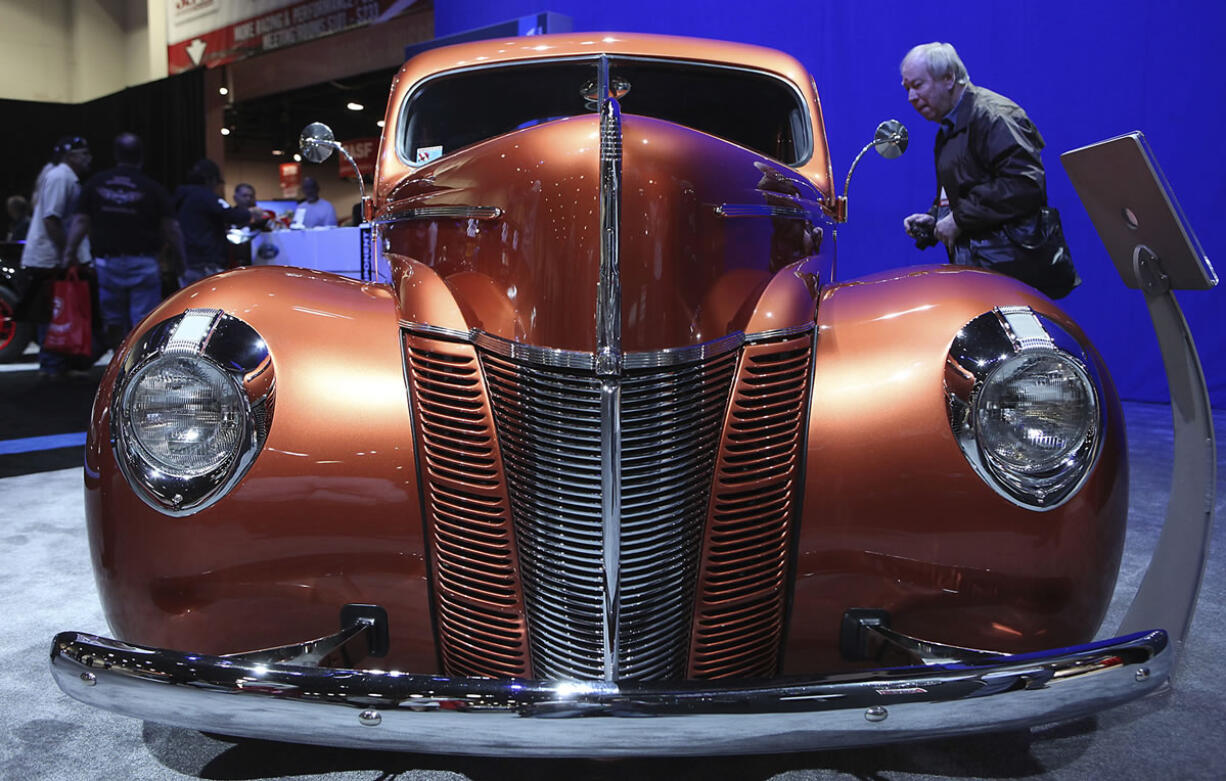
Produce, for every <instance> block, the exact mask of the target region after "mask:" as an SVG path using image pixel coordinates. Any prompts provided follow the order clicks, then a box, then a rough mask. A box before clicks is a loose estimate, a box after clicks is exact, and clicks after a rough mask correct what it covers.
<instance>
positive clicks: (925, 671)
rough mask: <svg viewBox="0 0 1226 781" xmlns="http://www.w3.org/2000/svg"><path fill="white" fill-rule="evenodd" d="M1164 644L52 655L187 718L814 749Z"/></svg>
mask: <svg viewBox="0 0 1226 781" xmlns="http://www.w3.org/2000/svg"><path fill="white" fill-rule="evenodd" d="M1174 656H1175V648H1174V644H1172V643H1170V642H1168V639H1167V634H1166V633H1165V632H1163V631H1162V630H1154V631H1149V632H1139V633H1136V634H1132V635H1126V636H1122V637H1117V638H1113V639H1110V640H1104V641H1100V642H1096V643H1090V644H1088V645H1082V646H1075V647H1072V648H1058V649H1051V650H1045V651H1040V652H1037V653H1032V654H1020V655H1015V656H1008V655H1003V656H999V657H997V658H995V659H993V660H990V661H985V662H982V663H964V664H938V665H929V666H922V667H903V668H890V669H878V670H868V671H855V672H846V673H839V674H832V675H809V676H803V677H800V676H789V677H786V678H774V679H769V680H754V681H747V680H731V681H720V682H710V681H683V682H671V683H644V682H633V681H625V682H619V683H612V682H607V681H592V682H588V681H582V682H579V681H527V680H498V679H489V678H446V677H441V676H436V675H418V674H410V673H404V672H399V671H394V670H393V671H384V670H354V669H339V668H324V667H311V666H295V665H289V664H275V663H274V664H268V663H263V662H258V661H250V660H245V659H243V658H241V657H220V656H208V655H202V654H194V653H185V652H181V651H173V650H165V649H159V648H152V647H146V646H138V645H131V644H128V643H123V642H120V641H117V640H112V639H109V638H104V637H97V636H94V635H87V634H79V633H76V632H64V633H61V634H59V635H57V636H56V638H55V640H54V642H53V644H52V647H51V660H50V663H51V674H52V676H53V677H54V678H55V681H56V683H57V684H58V685H59V687H60V688H61V689H63V690H64V692H65V693H67V694H68V695H69V696H71V697H73V698H75V699H77V700H80V701H81V702H83V703H86V704H87V705H92V706H95V707H98V708H103V709H105V710H109V711H113V712H115V713H119V714H122V715H125V716H131V717H134V718H139V719H145V720H148V721H154V722H159V723H163V724H170V725H174V726H180V727H184V728H187V729H193V730H204V731H206V732H220V733H222V734H226V735H239V736H248V737H253V738H263V739H268V740H282V741H291V742H295V743H314V744H319V745H330V746H345V747H352V748H363V749H371V748H377V749H381V750H395V751H417V752H446V753H448V754H475V755H486V756H537V757H545V756H553V757H564V756H570V757H585V758H586V757H630V756H650V755H654V756H662V755H717V754H743V753H762V752H765V751H772V752H779V751H802V750H803V751H809V750H815V749H826V748H836V747H846V746H857V745H870V744H885V743H892V742H898V741H904V740H914V739H917V738H934V737H946V736H952V735H959V734H965V733H974V732H989V731H993V730H1001V729H1015V728H1020V727H1027V726H1030V725H1036V724H1044V723H1048V722H1053V721H1058V720H1064V719H1072V718H1078V717H1082V716H1085V715H1089V714H1091V713H1095V712H1097V711H1101V710H1104V709H1106V708H1110V707H1113V706H1116V705H1120V704H1123V703H1125V702H1128V701H1130V700H1134V699H1137V698H1139V697H1142V696H1144V695H1146V694H1149V693H1151V692H1154V691H1156V690H1158V689H1159V688H1161V687H1162V686H1164V685H1165V684H1166V682H1167V681H1168V679H1169V677H1170V673H1171V668H1172V665H1173V662H1174ZM636 717H639V718H636ZM642 717H649V718H642Z"/></svg>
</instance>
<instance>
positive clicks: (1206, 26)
mask: <svg viewBox="0 0 1226 781" xmlns="http://www.w3.org/2000/svg"><path fill="white" fill-rule="evenodd" d="M540 11H554V12H557V13H561V14H565V15H567V16H569V17H571V19H572V20H573V24H574V29H575V30H576V31H596V30H623V31H633V32H651V33H665V34H674V35H693V36H699V37H706V38H719V39H724V40H735V41H742V42H746V43H755V44H760V45H764V46H771V47H774V48H778V49H782V50H784V51H787V52H789V53H790V54H792V55H794V56H795V57H797V58H798V59H799V60H800V61H801V62H802V63H804V64H805V66H807V67H808V68H809V70H810V71H811V72H812V73H813V76H814V78H815V80H816V81H817V86H818V91H819V93H820V94H821V98H822V107H823V110H824V113H825V119H826V125H827V135H828V138H829V143H830V149H831V156H832V160H833V161H834V168H835V178H836V181H838V182H839V183H840V187H841V183H842V180H843V177H845V176H846V173H847V166H848V165H850V163H851V159H852V157H853V155H854V154H855V153H856V152H857V151H858V150H859V149H860V147H861V146H862V145H863V144H864V143H866V142H867V141H868V140H869V139H870V138H871V135H872V132H873V129H874V127H875V126H876V124H877V122H879V121H880V120H882V119H887V118H890V117H896V118H898V119H901V120H903V121H904V122H906V124H907V125H908V127H909V128H910V129H911V133H912V147H911V151H910V152H909V153H908V154H906V155H904V156H903V157H902V158H901V159H899V160H895V161H889V162H887V161H884V160H880V159H876V158H873V159H869V160H866V161H865V162H864V163H863V164H862V165H861V166H860V167H859V168H858V169H857V172H856V181H855V185H854V187H853V192H852V201H851V208H850V214H851V221H850V222H849V223H848V224H847V225H846V226H844V227H841V228H840V229H839V266H840V274H841V276H842V277H843V278H844V279H846V278H849V277H852V276H858V275H860V274H863V273H869V272H873V271H879V270H882V269H885V268H891V267H897V266H904V265H912V264H916V263H923V262H936V261H939V260H941V256H939V255H938V254H937V250H929V251H928V252H927V253H920V252H918V251H917V250H916V249H915V248H914V246H913V244H912V242H911V241H910V240H909V239H907V238H906V236H905V235H903V233H902V230H901V227H900V226H901V224H902V218H903V217H904V216H905V215H906V214H908V213H910V212H913V211H921V210H923V209H925V208H926V207H927V205H928V202H929V200H930V199H931V197H932V193H933V190H934V189H935V185H934V176H933V167H932V153H931V149H932V142H933V137H934V136H935V127H936V126H935V125H933V124H932V123H929V122H926V121H925V120H924V119H923V118H921V117H920V116H919V115H918V114H916V113H915V111H914V110H913V109H912V108H911V107H910V106H909V105H908V104H907V102H906V99H905V96H904V93H903V91H902V88H901V87H900V85H899V76H898V62H899V60H900V59H901V58H902V56H903V54H905V53H906V51H907V50H908V49H909V48H910V47H911V46H913V45H915V44H917V43H923V42H927V41H933V40H941V41H949V42H951V43H953V44H954V45H955V46H956V47H957V48H958V51H959V52H960V53H961V55H962V58H963V60H964V61H965V62H966V64H967V67H968V69H969V70H970V74H971V79H972V81H974V82H975V83H976V84H979V85H982V86H984V87H987V88H989V89H993V90H996V91H997V92H1000V93H1002V94H1004V95H1007V96H1009V97H1011V98H1013V99H1014V100H1015V101H1017V102H1018V103H1020V104H1021V105H1022V106H1023V107H1024V108H1025V109H1026V110H1027V112H1028V113H1029V114H1030V116H1031V118H1032V119H1033V120H1034V121H1035V123H1036V124H1037V125H1038V126H1039V129H1040V130H1041V132H1042V133H1043V136H1044V137H1045V138H1046V140H1047V150H1046V152H1045V153H1044V162H1045V164H1046V166H1047V172H1048V195H1049V198H1050V200H1051V202H1052V204H1053V205H1055V206H1057V207H1059V208H1060V210H1061V213H1062V215H1063V217H1064V222H1065V231H1066V233H1067V236H1068V239H1069V244H1070V245H1071V247H1072V250H1073V257H1074V259H1075V260H1076V262H1077V267H1078V270H1079V271H1080V273H1081V276H1082V278H1083V280H1084V282H1085V284H1083V285H1082V287H1081V288H1079V289H1078V290H1077V291H1076V292H1074V293H1073V294H1072V295H1071V296H1070V297H1069V298H1067V299H1065V300H1064V301H1063V302H1062V304H1063V305H1064V306H1065V308H1066V309H1067V310H1068V311H1069V313H1070V314H1072V315H1073V317H1075V318H1076V319H1077V320H1078V321H1079V322H1080V323H1081V324H1082V326H1083V327H1084V328H1085V329H1086V331H1087V332H1088V333H1089V335H1090V337H1091V338H1092V339H1093V340H1094V342H1095V344H1096V345H1098V347H1099V349H1100V350H1101V352H1102V353H1103V354H1104V356H1105V357H1106V359H1107V363H1108V365H1109V366H1110V367H1111V371H1112V375H1113V376H1114V378H1115V381H1116V384H1117V385H1118V387H1119V389H1120V392H1121V394H1122V395H1123V396H1124V397H1125V398H1128V399H1135V400H1141V401H1166V400H1167V398H1168V397H1167V389H1166V381H1165V375H1164V373H1163V370H1162V363H1161V360H1160V358H1159V355H1158V348H1157V342H1156V339H1155V337H1154V334H1153V330H1152V327H1151V325H1150V322H1149V316H1148V314H1147V312H1146V309H1145V306H1144V303H1143V299H1142V298H1141V296H1140V295H1139V293H1137V292H1136V291H1131V290H1128V289H1127V288H1125V287H1124V285H1123V283H1122V282H1120V279H1119V277H1118V276H1117V275H1116V272H1115V270H1114V268H1113V266H1112V264H1111V261H1110V259H1109V258H1108V257H1107V254H1106V251H1105V250H1104V249H1103V246H1102V243H1101V242H1100V241H1099V239H1098V236H1097V234H1096V233H1095V232H1094V229H1093V226H1092V225H1091V224H1090V221H1089V218H1088V217H1087V216H1086V214H1085V211H1084V210H1083V209H1082V208H1081V206H1080V203H1079V201H1078V200H1077V196H1076V194H1075V192H1074V191H1073V189H1072V186H1071V185H1070V183H1069V180H1068V177H1067V176H1065V174H1064V170H1063V168H1062V167H1061V166H1060V163H1059V155H1060V153H1061V152H1064V151H1067V150H1069V149H1074V148H1076V147H1080V146H1084V145H1086V144H1089V143H1093V142H1095V141H1100V140H1103V139H1105V138H1110V137H1112V136H1116V135H1120V134H1122V133H1127V132H1130V131H1133V130H1141V131H1143V132H1144V133H1145V134H1146V136H1147V137H1148V139H1149V141H1150V144H1151V146H1152V147H1153V149H1154V152H1155V154H1156V155H1157V158H1158V161H1159V163H1160V165H1161V166H1162V168H1163V170H1164V172H1165V173H1166V176H1167V178H1168V180H1169V181H1170V183H1171V185H1172V186H1173V187H1174V189H1175V192H1176V193H1177V195H1178V198H1179V200H1180V203H1181V205H1182V206H1183V209H1184V212H1185V213H1186V215H1187V217H1188V219H1189V220H1190V222H1191V223H1192V226H1193V228H1194V230H1195V231H1196V233H1197V235H1198V237H1199V238H1200V241H1201V244H1202V245H1203V246H1204V248H1205V251H1206V253H1207V254H1208V255H1209V257H1210V258H1211V259H1217V260H1219V261H1223V264H1222V265H1223V266H1226V260H1224V259H1226V253H1223V252H1222V251H1221V250H1222V249H1223V247H1226V238H1223V231H1222V228H1221V227H1220V225H1221V222H1222V220H1221V216H1222V214H1223V213H1224V212H1226V157H1224V154H1226V153H1224V151H1223V148H1222V147H1223V145H1222V143H1221V142H1220V141H1218V139H1217V136H1218V133H1217V129H1218V128H1220V127H1222V125H1223V123H1224V121H1226V87H1223V86H1222V82H1221V75H1220V68H1219V67H1218V66H1219V64H1220V62H1221V54H1220V49H1219V47H1220V46H1221V45H1222V44H1221V36H1222V32H1223V31H1224V30H1226V3H1221V2H1218V0H1203V1H1201V2H1187V3H1178V2H1176V3H1162V4H1159V3H1153V2H1150V1H1149V0H1119V1H1117V2H1109V3H1108V2H1086V3H1071V2H1068V0H1013V1H1012V2H1000V1H998V2H983V3H975V4H971V3H964V4H954V5H945V6H925V5H915V4H912V5H906V4H902V5H898V4H894V5H891V4H881V3H865V2H831V3H824V4H823V3H816V2H793V1H791V0H779V1H777V2H774V3H757V4H755V3H742V2H726V1H725V2H718V1H716V2H673V3H660V2H654V1H653V2H645V1H643V0H621V1H620V2H617V3H590V2H587V0H549V2H548V4H547V5H542V4H541V2H540V1H539V0H537V2H531V1H530V0H501V1H499V0H494V1H491V0H439V2H436V3H435V34H436V35H438V36H440V37H441V36H446V35H449V34H452V33H457V32H461V31H463V30H468V29H471V28H474V27H481V26H484V25H488V24H493V23H497V22H502V21H505V20H508V19H513V18H516V17H520V16H525V15H528V14H533V13H537V12H540ZM728 100H729V106H730V110H735V108H734V107H735V105H736V96H735V95H729V96H728ZM1224 272H1226V267H1224V268H1220V269H1219V273H1224ZM1179 300H1180V302H1181V304H1182V306H1183V308H1184V312H1185V314H1186V315H1187V318H1188V321H1189V324H1190V326H1191V328H1192V331H1193V333H1194V335H1195V338H1196V340H1197V344H1198V347H1199V350H1200V355H1201V358H1202V360H1203V361H1204V364H1205V370H1206V375H1207V378H1208V381H1209V385H1210V393H1211V395H1212V397H1213V403H1214V406H1215V407H1226V327H1223V324H1222V314H1223V312H1226V285H1223V286H1219V288H1217V289H1216V290H1214V291H1211V292H1208V293H1203V292H1185V293H1181V294H1179Z"/></svg>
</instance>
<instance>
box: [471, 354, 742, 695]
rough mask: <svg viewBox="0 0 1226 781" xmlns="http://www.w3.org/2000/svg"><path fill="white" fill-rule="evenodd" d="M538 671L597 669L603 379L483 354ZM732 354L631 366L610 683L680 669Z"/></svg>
mask: <svg viewBox="0 0 1226 781" xmlns="http://www.w3.org/2000/svg"><path fill="white" fill-rule="evenodd" d="M481 362H482V367H483V369H484V371H485V375H486V380H487V382H488V386H489V391H490V399H491V405H492V407H493V410H494V415H495V419H496V421H497V428H498V435H499V442H500V446H501V450H502V455H503V463H504V466H505V469H506V473H507V481H508V487H509V489H510V491H509V495H510V501H511V507H512V511H513V513H512V514H513V516H514V518H515V532H516V536H517V542H518V549H519V556H520V568H521V573H522V588H523V594H524V604H525V607H526V611H527V619H528V626H529V629H530V636H531V649H532V661H533V671H534V674H535V675H536V676H538V677H542V678H563V679H566V678H573V679H600V678H603V677H605V675H606V670H605V660H604V614H603V604H604V588H603V582H604V581H603V571H602V560H603V534H604V530H603V526H602V517H601V502H600V498H601V476H602V465H601V461H600V441H601V437H600V382H599V380H598V378H597V377H596V376H595V375H594V374H593V373H591V372H587V371H576V370H567V369H559V368H551V367H550V368H547V367H541V366H538V365H529V364H527V363H525V362H522V361H515V360H512V359H510V358H508V357H505V356H502V355H497V354H494V353H491V352H485V351H483V352H482V353H481ZM735 366H736V355H735V353H726V354H724V355H722V356H717V357H715V358H711V359H709V360H706V361H703V362H698V363H693V364H688V365H684V366H669V367H666V368H662V369H649V370H636V371H628V372H626V373H625V374H624V375H623V377H622V385H621V394H622V396H621V410H622V413H621V421H620V423H621V442H622V450H621V452H622V458H621V465H622V486H621V488H622V504H621V507H622V512H621V559H620V561H621V578H620V584H621V589H620V594H619V597H620V599H619V603H618V604H619V615H618V621H617V622H616V624H617V626H618V627H619V629H618V641H619V642H618V644H617V647H618V651H619V653H618V658H617V670H616V677H618V678H622V679H642V680H649V679H665V678H679V677H683V676H684V675H685V670H686V664H687V661H688V655H689V635H690V623H691V620H692V610H693V607H692V606H693V602H694V592H695V585H696V579H697V574H698V558H699V551H700V548H701V541H702V529H703V524H704V521H705V518H706V514H707V496H708V492H709V489H710V484H711V476H712V470H713V469H714V463H715V458H716V452H717V449H718V444H719V435H720V430H721V423H722V420H723V416H724V413H725V410H726V407H727V403H728V394H729V389H730V384H731V380H732V374H733V371H734V369H735Z"/></svg>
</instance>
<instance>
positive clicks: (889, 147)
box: [826, 119, 911, 222]
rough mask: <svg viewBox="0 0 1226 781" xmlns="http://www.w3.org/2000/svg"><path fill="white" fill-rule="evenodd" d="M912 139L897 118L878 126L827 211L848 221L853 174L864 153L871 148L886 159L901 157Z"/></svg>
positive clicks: (837, 219)
mask: <svg viewBox="0 0 1226 781" xmlns="http://www.w3.org/2000/svg"><path fill="white" fill-rule="evenodd" d="M910 140H911V138H910V135H909V134H908V133H907V126H906V125H904V124H903V123H901V122H899V121H898V120H897V119H887V120H886V121H885V122H882V123H881V124H880V125H878V126H877V130H876V132H874V133H873V140H872V141H869V142H868V143H867V144H865V145H864V148H863V149H861V150H860V154H858V155H856V159H855V160H852V161H851V168H850V169H848V171H847V181H846V182H844V183H843V194H842V195H840V196H839V197H837V198H835V199H834V201H833V203H832V204H831V205H830V206H828V207H827V208H826V212H827V213H828V214H829V215H830V216H831V217H833V218H834V220H835V222H847V193H848V191H849V190H850V189H851V175H852V174H853V173H855V171H856V166H857V165H859V164H860V158H861V157H864V153H865V152H867V151H868V150H869V149H870V148H871V149H876V150H877V154H879V155H881V156H882V157H884V158H885V159H886V160H893V159H894V158H896V157H901V156H902V153H903V152H905V151H907V144H908V143H909V142H910Z"/></svg>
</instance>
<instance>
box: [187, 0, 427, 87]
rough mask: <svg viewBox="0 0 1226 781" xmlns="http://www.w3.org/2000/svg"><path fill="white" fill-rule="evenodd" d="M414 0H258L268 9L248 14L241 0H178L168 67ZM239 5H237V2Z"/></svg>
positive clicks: (361, 20) (396, 10)
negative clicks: (228, 2)
mask: <svg viewBox="0 0 1226 781" xmlns="http://www.w3.org/2000/svg"><path fill="white" fill-rule="evenodd" d="M414 4H415V0H296V1H295V0H255V2H254V3H251V4H249V5H248V7H247V12H248V13H250V12H251V10H252V9H261V8H262V9H272V10H265V11H264V13H259V14H257V15H256V16H252V17H249V18H246V19H233V18H231V17H232V16H233V15H235V14H236V13H241V12H242V7H241V6H239V5H238V4H233V5H223V4H222V3H221V2H220V0H174V2H172V3H170V4H169V6H168V9H167V16H168V19H167V25H168V34H167V40H168V41H170V44H169V45H168V46H167V47H166V63H167V68H168V70H169V71H170V73H171V74H172V75H173V74H175V73H181V72H183V71H186V70H191V69H192V68H197V67H200V66H204V67H208V68H215V67H217V66H218V65H225V64H226V63H228V62H234V61H235V60H238V59H242V58H243V57H250V56H252V55H255V54H261V53H263V52H267V51H272V50H273V49H279V48H281V47H283V46H289V45H290V44H295V43H302V42H303V41H309V40H313V39H315V38H320V37H322V36H325V35H331V34H332V33H338V32H341V31H342V30H348V29H349V28H351V27H358V26H361V25H367V24H373V23H376V22H381V21H384V20H386V19H389V18H391V17H393V16H396V15H398V14H401V13H403V12H404V11H407V10H408V9H409V8H410V7H411V6H413V5H414ZM236 6H238V7H237V8H236Z"/></svg>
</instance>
